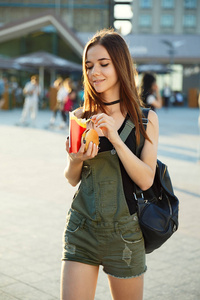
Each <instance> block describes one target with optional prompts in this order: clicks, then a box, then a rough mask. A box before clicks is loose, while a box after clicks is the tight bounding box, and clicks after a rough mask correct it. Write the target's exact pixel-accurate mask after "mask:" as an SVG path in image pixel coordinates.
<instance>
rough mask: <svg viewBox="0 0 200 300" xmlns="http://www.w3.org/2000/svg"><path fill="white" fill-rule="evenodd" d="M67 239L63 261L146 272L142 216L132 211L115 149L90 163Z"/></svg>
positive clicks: (121, 272)
mask: <svg viewBox="0 0 200 300" xmlns="http://www.w3.org/2000/svg"><path fill="white" fill-rule="evenodd" d="M130 124H132V125H133V123H131V122H128V121H127V122H126V125H125V127H124V129H123V130H122V132H121V134H120V137H121V139H122V140H123V141H125V140H126V138H127V136H128V134H129V133H130V130H131V128H130V127H131V125H130ZM132 128H133V126H132ZM133 201H134V200H133ZM63 243H64V248H63V258H62V259H63V260H70V261H76V262H81V263H85V264H90V265H94V266H99V265H102V266H103V270H104V272H105V273H107V274H109V275H112V276H114V277H118V278H131V277H136V276H139V275H141V274H143V273H144V272H145V271H146V265H145V248H144V240H143V236H142V232H141V229H140V226H139V223H138V217H137V214H136V213H135V214H133V215H130V212H129V209H128V205H127V202H126V199H125V195H124V191H123V182H122V177H121V170H120V165H119V158H118V156H117V153H116V151H115V149H113V150H111V151H105V152H101V153H99V154H98V155H97V156H96V157H94V158H93V159H90V160H86V161H84V163H83V168H82V177H81V184H80V186H79V188H78V191H77V192H76V193H75V195H74V198H73V202H72V205H71V208H70V210H69V212H68V215H67V220H66V226H65V230H64V240H63Z"/></svg>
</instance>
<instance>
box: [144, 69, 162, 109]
mask: <svg viewBox="0 0 200 300" xmlns="http://www.w3.org/2000/svg"><path fill="white" fill-rule="evenodd" d="M140 94H141V98H142V100H143V102H144V103H145V105H146V106H147V107H150V108H151V109H152V110H156V109H157V108H158V109H159V108H161V107H162V97H161V95H160V91H159V88H158V85H157V83H156V77H155V76H154V75H153V74H151V73H145V74H144V75H143V77H142V83H141V87H140Z"/></svg>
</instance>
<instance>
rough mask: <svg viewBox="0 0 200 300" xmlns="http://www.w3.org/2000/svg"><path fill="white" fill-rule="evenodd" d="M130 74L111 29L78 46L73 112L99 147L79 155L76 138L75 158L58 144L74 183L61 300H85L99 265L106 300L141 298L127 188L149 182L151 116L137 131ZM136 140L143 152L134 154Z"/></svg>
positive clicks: (141, 267) (137, 234)
mask: <svg viewBox="0 0 200 300" xmlns="http://www.w3.org/2000/svg"><path fill="white" fill-rule="evenodd" d="M135 73H136V72H135V70H134V68H133V62H132V57H131V55H130V52H129V49H128V46H127V44H126V42H125V40H124V39H123V38H122V37H121V35H120V34H118V33H117V32H114V30H106V29H105V30H102V31H100V32H97V34H96V35H95V36H94V37H93V38H92V39H91V40H90V41H89V42H88V43H87V44H86V46H85V50H84V53H83V75H84V104H83V107H81V108H78V109H76V110H75V111H74V114H75V115H76V117H77V118H86V119H88V120H92V121H90V122H92V123H93V125H92V124H91V126H92V127H93V128H94V129H95V130H96V131H97V133H98V135H99V139H100V147H99V148H98V147H97V146H96V145H95V144H94V143H92V142H91V143H90V144H89V147H88V149H87V150H85V144H84V140H83V141H82V143H81V147H80V149H79V151H78V153H69V139H67V141H66V151H67V153H68V163H67V166H66V168H65V171H64V173H65V177H66V178H67V180H68V182H69V183H70V184H71V185H72V186H76V185H77V184H78V183H79V182H80V181H81V183H80V185H79V188H78V192H76V193H75V195H74V197H73V201H72V205H71V208H70V210H69V212H68V215H67V220H66V226H65V230H64V237H63V257H62V260H63V262H62V272H61V298H60V299H61V300H74V299H81V300H89V299H90V300H93V299H94V297H95V290H96V285H97V278H98V272H99V266H100V265H102V266H103V270H104V272H105V273H106V274H107V276H108V279H109V284H110V289H111V293H112V297H113V299H114V300H119V299H120V300H121V299H127V300H128V299H131V300H142V299H143V278H144V273H145V271H146V262H145V247H144V239H143V235H142V232H141V229H140V226H139V223H138V217H137V203H136V200H135V199H134V196H133V192H134V188H135V184H136V185H137V186H139V187H140V188H141V189H142V190H146V189H148V188H150V186H151V185H152V183H153V179H154V175H155V169H156V161H157V144H158V117H157V115H156V114H155V113H154V112H153V111H151V110H150V111H149V116H148V119H149V122H148V125H147V129H146V131H145V128H144V126H143V122H142V118H143V117H144V116H143V113H142V109H141V106H142V103H141V101H140V98H139V96H138V92H137V88H136V84H135V76H134V75H135ZM129 119H130V120H131V121H132V123H131V124H132V125H133V123H134V124H135V126H134V125H133V126H132V127H129V126H130V124H129V122H130V120H129ZM90 122H88V123H90ZM127 122H128V123H127ZM128 128H129V129H128ZM127 131H128V132H127ZM126 135H128V137H127V138H126ZM140 139H143V140H144V146H143V148H142V149H140V151H139V152H140V154H138V155H139V156H136V148H137V146H139V144H140Z"/></svg>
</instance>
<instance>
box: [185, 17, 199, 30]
mask: <svg viewBox="0 0 200 300" xmlns="http://www.w3.org/2000/svg"><path fill="white" fill-rule="evenodd" d="M183 26H184V27H190V28H191V27H195V26H196V16H194V15H185V16H184V17H183Z"/></svg>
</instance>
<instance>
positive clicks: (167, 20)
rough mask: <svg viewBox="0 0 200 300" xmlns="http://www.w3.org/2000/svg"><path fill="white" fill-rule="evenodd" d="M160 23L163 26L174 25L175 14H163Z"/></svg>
mask: <svg viewBox="0 0 200 300" xmlns="http://www.w3.org/2000/svg"><path fill="white" fill-rule="evenodd" d="M160 23H161V26H162V27H172V26H173V25H174V16H172V15H162V16H161V20H160Z"/></svg>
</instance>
